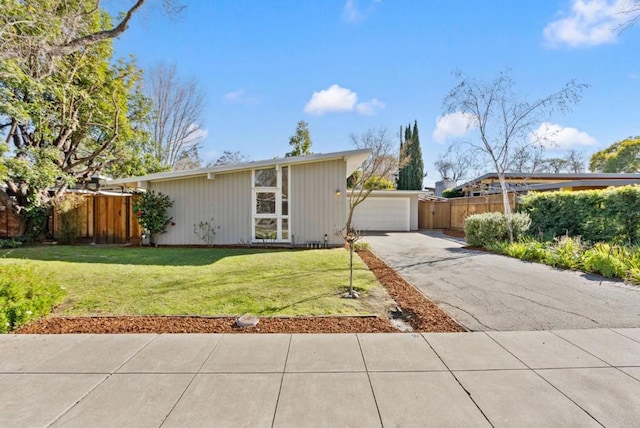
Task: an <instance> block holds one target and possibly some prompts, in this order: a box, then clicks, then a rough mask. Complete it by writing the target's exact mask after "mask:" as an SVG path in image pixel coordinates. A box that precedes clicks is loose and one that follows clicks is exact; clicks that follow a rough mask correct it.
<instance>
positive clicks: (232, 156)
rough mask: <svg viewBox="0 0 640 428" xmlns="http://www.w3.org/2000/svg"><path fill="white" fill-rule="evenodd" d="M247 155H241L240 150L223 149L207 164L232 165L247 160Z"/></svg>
mask: <svg viewBox="0 0 640 428" xmlns="http://www.w3.org/2000/svg"><path fill="white" fill-rule="evenodd" d="M249 161H250V159H249V157H248V156H246V155H243V154H242V153H241V152H240V151H238V150H236V151H231V150H225V151H223V152H222V155H221V156H220V157H219V158H218V159H216V161H215V162H210V163H209V164H208V165H207V166H220V165H234V164H237V163H244V162H249Z"/></svg>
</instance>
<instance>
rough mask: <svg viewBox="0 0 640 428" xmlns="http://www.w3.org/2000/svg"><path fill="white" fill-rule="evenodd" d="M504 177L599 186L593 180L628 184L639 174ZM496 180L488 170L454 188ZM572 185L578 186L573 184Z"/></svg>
mask: <svg viewBox="0 0 640 428" xmlns="http://www.w3.org/2000/svg"><path fill="white" fill-rule="evenodd" d="M504 176H505V179H507V181H509V180H531V181H538V182H540V181H544V182H548V183H558V182H577V181H580V182H588V183H587V184H580V185H582V186H589V185H594V186H600V185H601V184H594V182H595V181H600V182H605V181H607V182H609V183H610V184H608V185H620V182H621V180H624V181H630V182H629V183H628V184H635V183H638V182H640V174H626V173H578V174H571V173H520V172H517V173H516V172H507V173H505V174H504ZM493 180H498V174H497V173H495V172H490V173H487V174H484V175H481V176H480V177H477V178H474V179H473V180H469V181H467V182H466V183H463V184H461V185H459V186H456V187H455V189H465V188H467V187H470V186H474V185H477V184H479V183H482V182H486V181H493ZM532 186H535V185H534V184H533V183H532V184H529V185H528V186H527V187H528V188H531V187H532ZM574 186H579V185H578V184H575V185H574ZM555 187H558V186H557V184H556V185H555V186H552V188H555ZM563 187H571V186H563Z"/></svg>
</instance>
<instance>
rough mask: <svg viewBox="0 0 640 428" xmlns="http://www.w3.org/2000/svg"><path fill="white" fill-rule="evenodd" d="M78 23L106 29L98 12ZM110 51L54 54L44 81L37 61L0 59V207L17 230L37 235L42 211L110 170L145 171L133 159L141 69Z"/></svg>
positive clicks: (103, 46)
mask: <svg viewBox="0 0 640 428" xmlns="http://www.w3.org/2000/svg"><path fill="white" fill-rule="evenodd" d="M81 18H82V19H84V20H86V22H84V24H83V28H85V29H86V31H87V32H90V33H96V32H99V31H101V30H102V29H104V28H110V22H109V19H108V15H106V13H105V12H104V11H102V10H99V9H95V10H90V11H88V12H87V13H85V14H83V15H81ZM46 30H47V31H62V29H60V28H57V29H56V28H53V29H46ZM43 31H44V29H43ZM112 51H113V47H112V41H111V40H106V41H102V42H97V43H93V44H91V45H89V46H88V47H85V48H82V49H79V50H76V51H74V52H73V53H71V54H69V55H65V56H60V57H56V58H55V59H54V61H55V67H54V68H53V69H52V72H51V73H50V74H48V75H47V76H44V77H43V76H38V77H34V75H36V74H37V73H36V72H35V71H34V69H33V68H32V67H36V68H37V67H39V65H38V64H37V63H33V64H32V63H29V62H25V61H22V60H14V59H9V60H3V61H0V74H1V75H2V76H3V78H2V79H0V132H1V133H2V134H3V136H5V137H6V140H5V141H6V142H7V143H9V144H11V151H10V152H9V155H5V157H4V164H5V166H6V169H7V172H6V176H7V177H6V180H5V181H4V183H5V186H4V187H0V202H1V203H3V204H4V205H5V206H6V207H8V208H9V210H10V212H11V213H12V214H13V215H14V216H15V217H16V218H17V219H18V221H19V222H20V232H21V233H25V232H26V231H27V230H28V231H30V233H32V234H33V235H38V234H39V233H38V232H39V228H40V227H42V226H43V225H44V223H43V222H42V218H43V216H44V218H45V219H46V208H49V207H50V206H51V202H52V199H57V198H59V197H60V195H61V194H62V193H63V192H64V191H65V190H66V188H67V187H68V186H69V185H72V184H80V185H82V184H86V183H88V182H90V181H91V179H92V177H93V176H96V175H98V174H101V173H103V172H108V171H110V170H116V168H121V169H128V170H131V171H134V172H141V173H143V174H144V173H145V172H146V171H144V170H141V169H139V168H138V167H142V165H140V163H139V160H138V159H136V157H137V155H138V154H139V148H140V145H141V144H142V143H144V139H145V135H144V133H143V132H140V129H139V128H138V127H136V126H134V122H136V121H139V120H141V119H142V116H144V113H145V112H144V111H143V110H144V103H142V102H141V98H140V97H138V96H137V95H136V82H137V81H138V80H139V78H140V72H139V70H138V69H137V68H136V67H135V65H134V64H133V63H130V62H129V63H127V62H123V61H118V62H115V61H112ZM136 165H137V166H136ZM36 214H37V216H36ZM36 217H37V218H38V219H39V220H38V222H36V220H35V219H36ZM29 222H31V223H32V224H28V223H29Z"/></svg>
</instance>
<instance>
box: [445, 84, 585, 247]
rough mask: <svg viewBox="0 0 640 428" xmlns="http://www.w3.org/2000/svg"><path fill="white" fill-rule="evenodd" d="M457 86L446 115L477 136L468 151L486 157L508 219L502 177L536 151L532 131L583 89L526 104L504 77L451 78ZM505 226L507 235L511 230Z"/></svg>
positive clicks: (568, 88) (570, 88)
mask: <svg viewBox="0 0 640 428" xmlns="http://www.w3.org/2000/svg"><path fill="white" fill-rule="evenodd" d="M455 77H456V78H457V79H458V80H459V83H458V84H457V86H455V87H454V88H453V89H452V90H451V91H450V92H449V94H448V95H447V96H446V97H445V99H444V106H445V110H446V112H447V113H461V114H463V115H464V116H465V117H466V118H467V126H468V128H473V129H475V130H476V133H475V136H476V137H477V140H471V141H467V145H468V147H469V148H470V149H472V150H475V151H477V152H478V153H479V154H482V155H484V156H485V158H486V161H487V163H489V164H490V165H491V167H492V168H493V169H494V170H495V172H496V173H497V174H498V180H499V182H500V188H501V190H502V196H503V203H504V212H505V215H506V216H507V217H508V218H509V219H510V218H511V207H510V205H509V196H508V189H507V184H506V181H505V172H507V171H508V170H509V169H510V167H511V166H512V165H511V162H513V159H514V155H515V154H517V153H525V152H527V150H529V149H531V148H534V147H535V146H536V145H539V144H540V142H539V141H535V140H531V137H530V135H531V133H532V131H533V130H534V129H535V128H536V127H537V126H539V124H540V123H541V122H543V121H544V120H545V119H547V118H548V117H549V115H550V114H551V113H552V112H555V111H559V112H567V111H569V110H570V108H571V106H572V105H573V104H575V103H577V102H578V101H579V100H580V98H581V95H582V90H583V89H584V88H585V87H586V85H584V84H578V83H576V82H575V81H573V80H571V81H569V82H568V83H566V84H565V85H564V86H563V87H562V88H560V89H559V90H558V91H556V92H553V93H551V94H549V95H547V96H544V97H542V98H537V99H534V100H526V99H523V98H521V97H520V96H518V95H517V94H516V92H515V82H514V80H513V79H512V78H511V76H510V75H509V73H508V72H502V73H500V75H499V76H498V77H497V78H495V79H493V80H490V81H487V82H483V81H478V80H475V79H471V78H469V77H466V76H464V75H463V74H461V73H459V72H458V73H455ZM508 224H509V232H510V233H509V235H510V238H511V239H513V234H512V233H511V227H510V226H511V225H510V221H509V222H508Z"/></svg>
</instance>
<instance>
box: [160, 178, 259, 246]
mask: <svg viewBox="0 0 640 428" xmlns="http://www.w3.org/2000/svg"><path fill="white" fill-rule="evenodd" d="M151 190H154V191H156V192H162V193H164V194H166V195H168V196H169V197H170V198H171V199H172V200H173V207H171V208H170V209H169V210H168V215H169V216H171V217H173V221H174V222H175V223H176V225H175V226H169V227H168V228H167V233H165V234H163V235H161V236H159V237H158V239H157V241H158V243H159V244H160V245H190V244H203V243H204V242H203V241H201V240H200V239H198V238H197V237H196V235H195V234H194V233H193V226H194V224H198V223H200V222H201V221H211V218H213V224H215V225H216V226H220V229H218V230H217V233H216V240H215V243H216V244H218V245H231V244H239V243H240V242H242V241H248V240H249V239H250V238H251V171H240V172H236V173H228V174H219V175H216V176H215V177H214V179H213V180H209V179H207V178H206V177H194V178H183V179H178V180H168V181H160V182H153V183H152V184H151Z"/></svg>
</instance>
